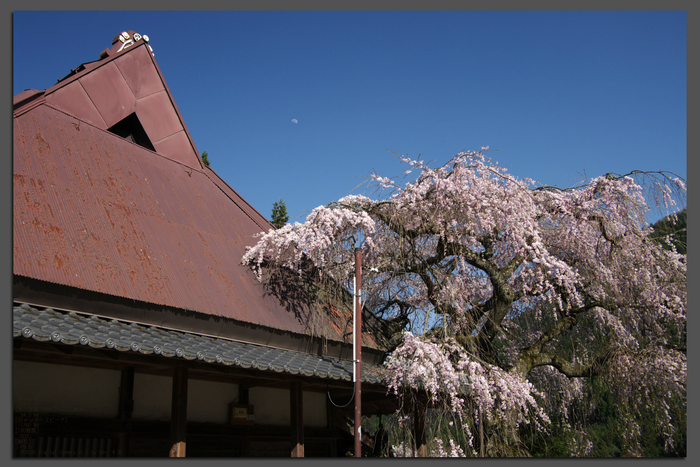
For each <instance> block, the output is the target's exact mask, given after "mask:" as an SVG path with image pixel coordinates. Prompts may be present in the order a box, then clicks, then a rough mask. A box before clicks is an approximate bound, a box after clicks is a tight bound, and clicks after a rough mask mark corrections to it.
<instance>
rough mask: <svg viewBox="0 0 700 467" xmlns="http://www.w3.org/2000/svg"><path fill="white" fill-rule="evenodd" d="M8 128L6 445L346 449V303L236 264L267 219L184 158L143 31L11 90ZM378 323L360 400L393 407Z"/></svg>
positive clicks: (93, 450)
mask: <svg viewBox="0 0 700 467" xmlns="http://www.w3.org/2000/svg"><path fill="white" fill-rule="evenodd" d="M13 142H14V144H13V338H14V354H13V374H12V378H13V407H14V423H13V429H14V430H13V431H14V456H16V457H73V456H79V457H82V456H85V457H89V456H101V457H118V456H129V457H150V456H188V457H192V456H194V457H200V456H202V457H205V456H227V457H229V456H244V457H256V456H343V455H345V454H346V452H347V451H350V452H351V451H352V436H351V435H350V434H349V433H351V425H352V421H351V418H352V415H351V414H352V405H350V406H346V407H345V408H342V407H340V406H342V405H345V404H346V403H347V402H348V401H349V400H351V398H352V396H353V385H352V377H351V376H352V364H351V360H352V356H351V351H352V334H351V329H352V322H351V313H350V310H351V304H350V303H351V302H350V301H349V300H340V299H335V300H330V299H325V298H323V297H324V295H323V293H322V291H321V292H319V291H318V290H316V289H314V288H313V287H312V286H311V285H309V284H304V283H295V282H294V281H291V282H289V283H287V284H285V285H286V286H285V287H281V288H280V289H279V290H276V291H274V292H270V290H268V289H266V288H265V287H263V285H261V284H260V282H259V281H258V280H257V278H256V277H255V276H254V274H253V273H252V272H251V271H250V270H248V269H247V268H245V267H243V266H241V265H240V259H241V257H242V256H243V254H244V252H245V248H246V246H247V245H251V244H252V243H253V242H254V241H255V240H254V238H253V235H254V234H256V233H258V232H260V231H264V230H268V229H269V228H271V225H270V224H269V222H268V221H267V220H266V219H265V218H264V216H262V215H261V214H260V213H259V212H258V211H256V210H255V209H254V208H253V207H252V206H250V205H249V204H248V203H247V202H246V201H245V200H244V199H243V198H242V197H241V196H240V195H238V193H236V191H235V190H233V189H232V188H231V187H229V186H228V185H227V184H226V183H225V182H224V181H223V180H222V179H221V178H220V177H219V176H218V175H217V174H216V173H215V172H214V171H213V170H212V169H210V168H209V167H207V166H205V165H204V164H203V163H202V160H201V158H200V156H199V153H198V151H197V148H196V146H195V144H194V141H193V140H192V138H191V136H190V134H189V132H188V131H187V127H186V125H185V123H184V120H183V119H182V116H181V114H180V112H179V110H178V108H177V106H176V104H175V101H174V99H173V96H172V95H171V93H170V90H169V89H168V86H167V84H166V82H165V79H164V78H163V76H162V73H161V71H160V68H159V67H158V64H157V63H156V62H155V59H154V57H153V53H152V49H151V47H150V45H149V44H148V39H147V37H145V36H142V35H140V34H138V33H135V32H134V31H125V32H122V33H121V34H119V35H118V36H117V37H115V39H114V41H113V42H112V45H111V47H110V48H108V49H105V50H104V51H103V52H102V53H101V54H100V58H99V60H96V61H94V62H90V63H85V64H82V65H80V66H79V67H77V68H75V69H74V70H72V71H71V72H70V73H69V74H68V76H66V77H65V78H63V79H61V80H59V81H58V83H57V84H56V85H55V86H53V87H51V88H49V89H46V90H44V91H37V90H28V91H25V92H23V93H20V94H19V95H17V96H15V98H14V108H13ZM310 291H312V292H310ZM312 316H313V319H311V317H312ZM383 326H386V323H383V322H380V321H377V320H376V319H375V320H374V321H372V320H367V324H366V325H365V327H364V329H363V337H362V346H363V349H362V355H363V369H362V379H363V394H362V401H363V404H362V405H363V413H366V414H368V415H372V414H376V413H389V412H390V411H392V410H393V406H392V404H393V401H392V400H391V398H390V397H388V396H387V395H386V387H385V386H384V384H382V380H383V379H382V378H383V376H382V369H381V363H382V361H383V359H384V357H385V353H386V350H387V348H386V346H385V344H384V343H383V341H382V339H381V335H382V327H383ZM367 441H368V442H367V444H366V448H367V449H371V446H372V443H371V440H367Z"/></svg>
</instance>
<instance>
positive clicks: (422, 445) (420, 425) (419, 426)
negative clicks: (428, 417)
mask: <svg viewBox="0 0 700 467" xmlns="http://www.w3.org/2000/svg"><path fill="white" fill-rule="evenodd" d="M413 428H414V430H415V431H414V436H415V439H416V450H417V451H418V452H417V453H416V455H417V457H428V443H427V441H426V438H425V411H424V410H423V408H422V406H421V404H419V403H418V401H416V402H415V403H414V404H413Z"/></svg>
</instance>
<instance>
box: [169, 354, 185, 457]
mask: <svg viewBox="0 0 700 467" xmlns="http://www.w3.org/2000/svg"><path fill="white" fill-rule="evenodd" d="M186 436H187V368H181V367H177V368H175V372H174V374H173V400H172V410H171V419H170V445H171V446H172V447H171V448H170V457H185V444H186V440H185V438H186Z"/></svg>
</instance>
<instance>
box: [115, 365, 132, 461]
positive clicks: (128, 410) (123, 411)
mask: <svg viewBox="0 0 700 467" xmlns="http://www.w3.org/2000/svg"><path fill="white" fill-rule="evenodd" d="M133 413H134V367H128V368H126V369H124V370H122V379H121V384H120V385H119V412H118V418H119V419H120V420H130V419H131V415H132V414H133ZM122 427H123V428H122V431H121V432H120V433H119V440H118V446H117V456H119V457H126V456H128V455H129V452H128V447H129V435H128V433H127V426H126V424H125V425H122Z"/></svg>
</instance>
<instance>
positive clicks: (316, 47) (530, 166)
mask: <svg viewBox="0 0 700 467" xmlns="http://www.w3.org/2000/svg"><path fill="white" fill-rule="evenodd" d="M122 30H134V31H136V32H139V33H140V34H142V35H143V34H145V35H147V36H149V39H150V44H151V46H152V47H153V50H154V52H155V58H156V61H157V62H158V64H159V66H160V68H161V70H162V71H163V74H164V76H165V79H166V81H167V83H168V86H169V87H170V90H171V91H172V93H173V96H174V98H175V101H176V103H177V105H178V107H179V109H180V111H181V113H182V115H183V117H184V119H185V122H186V125H187V127H188V129H189V130H190V133H191V134H192V136H193V138H194V142H195V144H196V145H197V148H198V149H199V151H200V152H201V151H207V152H208V154H209V159H210V161H211V166H212V168H213V169H214V170H216V172H217V173H218V174H219V175H220V176H221V177H222V178H223V179H224V180H225V181H226V182H227V183H228V184H229V185H231V186H232V187H233V188H234V189H235V190H237V191H238V192H239V193H240V194H241V195H242V196H243V197H245V198H246V199H247V200H248V201H249V202H250V203H251V204H252V205H253V206H254V207H256V208H257V209H258V210H259V211H260V212H261V213H262V214H264V215H266V216H269V215H270V212H271V209H272V204H273V203H274V202H275V201H277V200H278V199H279V198H283V199H284V200H285V203H286V205H287V209H288V211H289V214H290V216H291V220H292V221H303V219H304V218H305V216H306V214H307V213H308V212H309V211H310V210H312V209H313V208H315V207H316V206H319V205H323V204H327V203H329V202H330V201H333V200H335V199H338V198H340V197H343V196H345V195H347V194H350V193H365V190H364V189H363V188H359V189H355V188H356V187H357V186H358V185H359V184H360V183H361V182H363V181H364V180H366V176H367V175H368V174H369V173H371V172H372V171H373V170H376V171H377V172H378V173H380V174H381V175H383V176H400V174H401V173H402V170H403V169H404V167H403V166H401V165H400V164H399V162H398V160H397V158H396V157H395V155H394V154H393V153H392V152H390V151H395V152H397V153H400V154H403V155H407V156H409V157H418V156H419V155H421V158H422V159H425V160H430V161H434V162H433V165H441V164H443V163H445V162H446V161H447V160H449V159H450V158H451V157H452V156H453V155H454V154H456V153H458V152H460V151H463V150H478V149H479V148H480V147H482V146H489V147H490V148H491V150H492V152H491V153H490V156H491V157H492V159H494V160H496V161H498V163H499V165H502V166H504V167H506V168H507V169H508V170H509V171H510V172H511V173H512V174H513V175H515V176H517V177H521V178H524V177H529V178H532V179H535V180H536V181H538V182H540V183H543V184H547V185H557V186H560V187H565V186H570V185H572V184H573V183H575V182H576V181H577V180H580V179H581V178H582V177H584V175H585V176H588V177H594V176H597V175H601V174H603V173H606V172H617V173H627V172H629V171H632V170H635V169H638V170H668V171H672V172H675V173H676V174H678V175H680V176H682V177H684V178H687V172H686V153H687V150H686V134H687V127H686V84H687V82H686V13H685V12H683V11H644V12H641V11H639V12H637V11H629V12H627V11H598V12H594V11H590V12H584V11H572V12H548V11H529V12H528V11H524V12H509V11H493V12H489V11H445V12H425V11H415V12H409V11H405V12H399V11H385V12H380V11H364V12H362V11H335V12H318V11H312V12H305V11H287V12H278V11H270V12H265V11H257V12H255V11H215V12H192V11H181V12H160V11H158V12H155V11H154V12H143V11H133V12H129V11H110V12H105V11H102V12H97V11H95V12H74V11H64V12H43V11H32V12H28V11H27V12H23V11H15V12H14V13H13V41H14V42H13V94H17V93H19V92H21V91H23V90H24V89H27V88H34V89H45V88H47V87H50V86H52V85H53V84H55V83H56V81H57V80H58V79H59V78H62V77H63V76H65V75H67V74H68V73H69V72H70V70H71V69H72V68H75V67H77V66H78V65H80V64H81V63H84V62H89V61H93V60H96V59H98V58H99V53H100V52H101V51H102V50H104V49H106V48H108V47H109V46H110V45H111V40H112V38H114V37H115V36H116V35H117V34H119V33H120V32H121V31H122Z"/></svg>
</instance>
